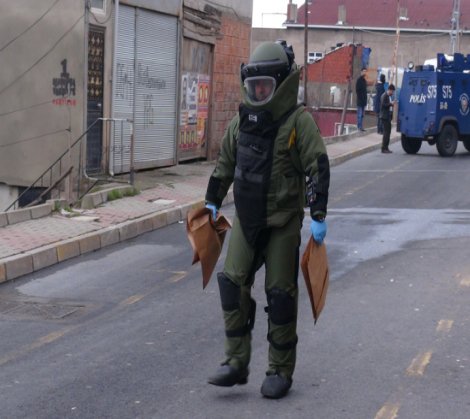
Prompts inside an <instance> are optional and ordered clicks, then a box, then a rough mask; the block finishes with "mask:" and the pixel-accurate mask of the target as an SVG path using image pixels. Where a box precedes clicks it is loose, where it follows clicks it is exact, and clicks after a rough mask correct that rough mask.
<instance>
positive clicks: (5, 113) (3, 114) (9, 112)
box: [0, 100, 52, 118]
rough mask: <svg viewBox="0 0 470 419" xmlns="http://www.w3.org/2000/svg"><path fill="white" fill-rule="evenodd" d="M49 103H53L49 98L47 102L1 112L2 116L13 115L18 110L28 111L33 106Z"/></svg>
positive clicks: (0, 115)
mask: <svg viewBox="0 0 470 419" xmlns="http://www.w3.org/2000/svg"><path fill="white" fill-rule="evenodd" d="M49 103H52V101H50V100H48V101H46V102H42V103H36V104H35V105H30V106H26V107H24V108H20V109H15V110H13V111H8V112H4V113H0V118H1V117H2V116H7V115H11V114H14V113H16V112H22V111H27V110H29V109H32V108H36V107H38V106H42V105H47V104H49Z"/></svg>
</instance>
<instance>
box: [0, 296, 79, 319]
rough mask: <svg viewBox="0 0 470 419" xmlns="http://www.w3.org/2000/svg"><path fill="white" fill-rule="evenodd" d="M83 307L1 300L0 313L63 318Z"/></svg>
mask: <svg viewBox="0 0 470 419" xmlns="http://www.w3.org/2000/svg"><path fill="white" fill-rule="evenodd" d="M82 308H84V306H83V305H76V304H58V303H43V302H38V301H11V300H0V314H3V315H7V316H14V317H20V318H28V319H43V320H61V319H64V318H65V317H67V316H70V315H71V314H74V313H76V312H77V311H79V310H80V309H82Z"/></svg>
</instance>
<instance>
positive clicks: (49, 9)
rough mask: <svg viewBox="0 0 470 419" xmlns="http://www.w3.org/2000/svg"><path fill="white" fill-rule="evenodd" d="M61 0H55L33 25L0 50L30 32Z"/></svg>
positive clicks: (1, 49) (0, 50)
mask: <svg viewBox="0 0 470 419" xmlns="http://www.w3.org/2000/svg"><path fill="white" fill-rule="evenodd" d="M59 1H60V0H55V2H54V3H52V5H51V6H50V7H49V8H48V9H47V10H46V11H45V12H44V13H43V14H42V15H41V16H40V17H38V18H37V19H36V20H35V21H34V22H33V23H32V24H31V25H29V26H28V27H27V28H26V29H25V30H24V31H23V32H21V33H20V34H18V35H16V36H15V37H14V38H13V39H11V40H10V41H8V42H7V43H6V44H5V45H4V46H3V47H1V48H0V52H2V51H3V50H4V49H5V48H7V47H8V46H9V45H11V44H12V43H13V42H15V41H16V40H17V39H18V38H21V37H22V36H23V35H24V34H25V33H26V32H28V31H29V30H31V29H32V28H34V26H36V25H37V24H38V23H39V22H40V21H41V20H42V18H43V17H44V16H46V15H47V14H48V13H49V12H50V11H51V10H52V9H53V8H54V6H55V5H56V4H57V3H59Z"/></svg>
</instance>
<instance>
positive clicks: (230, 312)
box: [217, 273, 256, 368]
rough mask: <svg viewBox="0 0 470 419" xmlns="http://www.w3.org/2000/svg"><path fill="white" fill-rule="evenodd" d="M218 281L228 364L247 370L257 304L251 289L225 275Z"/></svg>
mask: <svg viewBox="0 0 470 419" xmlns="http://www.w3.org/2000/svg"><path fill="white" fill-rule="evenodd" d="M217 280H218V283H219V290H220V300H221V303H222V310H223V312H224V322H225V335H226V338H227V339H226V342H225V353H226V355H227V359H228V363H229V364H230V365H232V366H233V367H235V368H245V367H246V366H247V365H248V363H249V361H250V355H251V331H252V329H253V326H254V323H255V314H256V302H255V300H253V299H252V298H251V296H250V287H245V286H242V287H240V286H238V285H236V284H235V283H234V282H232V281H231V280H230V279H229V278H228V277H227V276H226V275H225V274H224V273H219V274H218V275H217Z"/></svg>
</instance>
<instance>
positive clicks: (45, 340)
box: [0, 144, 470, 419]
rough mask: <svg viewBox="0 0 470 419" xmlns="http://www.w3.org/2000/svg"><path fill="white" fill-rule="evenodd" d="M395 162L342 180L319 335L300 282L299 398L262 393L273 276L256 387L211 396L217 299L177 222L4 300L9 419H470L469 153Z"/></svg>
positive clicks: (260, 294) (339, 172) (376, 160)
mask: <svg viewBox="0 0 470 419" xmlns="http://www.w3.org/2000/svg"><path fill="white" fill-rule="evenodd" d="M459 147H460V146H459ZM392 149H393V151H394V153H393V154H391V155H383V154H381V153H379V152H373V153H369V154H367V155H364V156H362V157H358V158H356V159H354V160H351V161H349V162H346V163H344V164H342V165H340V166H337V167H334V168H333V169H332V181H331V195H330V206H329V208H330V211H329V215H328V223H329V231H328V235H327V239H326V244H327V247H328V254H329V261H330V269H331V283H330V288H329V291H328V297H327V304H326V307H325V309H324V311H323V313H322V315H321V317H320V319H319V322H318V323H317V325H315V326H314V325H313V320H312V315H311V311H310V307H309V303H308V296H307V293H306V289H305V286H304V284H303V279H302V277H299V286H300V290H301V292H300V293H301V296H300V302H299V306H300V307H299V327H298V335H299V344H298V362H297V370H296V373H295V376H294V384H293V388H292V390H291V392H290V394H289V395H288V397H286V398H285V399H282V400H280V401H272V400H266V399H263V398H262V397H261V395H260V393H259V388H260V385H261V382H262V380H263V378H264V371H265V369H266V357H267V343H266V339H265V336H266V332H267V322H266V315H265V313H264V312H263V306H264V305H265V296H264V291H263V272H262V271H260V272H259V273H258V275H257V280H256V283H255V287H254V290H253V293H254V296H255V298H256V299H257V300H258V309H257V320H256V324H255V330H254V334H253V356H252V363H251V366H250V369H251V374H250V378H249V382H248V384H247V385H245V386H237V387H234V388H229V389H225V388H216V387H213V386H210V385H208V384H206V377H207V376H208V375H209V374H211V373H212V372H213V371H214V370H215V368H216V367H217V364H218V362H219V361H220V360H222V359H223V324H222V317H221V308H220V303H219V296H218V288H217V284H216V281H215V280H214V279H212V281H211V283H210V284H209V286H208V287H207V288H206V290H205V291H203V290H202V285H201V277H200V267H199V266H198V265H195V266H191V265H190V263H191V257H192V255H191V249H190V246H189V243H188V241H187V239H186V236H185V226H184V225H183V224H175V225H172V226H169V227H167V228H164V229H161V230H157V231H155V232H152V233H148V234H146V235H144V236H141V237H139V238H136V239H134V240H131V241H128V242H126V243H121V244H119V245H116V246H113V247H110V248H107V249H105V250H101V251H99V252H95V253H93V254H88V255H85V256H83V257H80V258H77V259H73V260H71V261H69V262H65V263H62V264H60V265H57V266H55V267H52V268H50V269H46V270H43V271H40V272H38V273H35V274H32V275H29V276H27V277H24V278H22V279H20V280H17V281H13V282H10V283H5V284H2V285H1V286H0V336H1V339H0V378H1V379H0V418H2V419H3V418H8V419H14V418H15V419H16V418H38V419H39V418H44V419H46V418H47V419H53V418H317V419H335V418H345V419H356V418H357V419H365V418H376V419H388V418H390V419H391V418H394V417H399V418H423V419H424V418H425V419H434V418H435V419H442V418H453V419H464V418H465V419H466V418H468V417H469V412H470V397H469V394H470V389H469V386H470V363H469V358H470V349H469V348H470V327H469V324H470V305H469V304H468V302H469V301H470V260H469V256H468V255H469V251H468V249H469V248H470V210H469V209H470V186H469V185H470V153H466V152H465V150H464V149H463V147H462V148H459V150H458V152H457V154H456V156H454V157H453V158H441V157H439V156H438V154H437V152H436V150H435V147H429V146H423V148H422V150H421V151H420V153H419V154H418V155H416V156H408V155H406V154H404V152H403V151H402V150H401V147H400V145H399V144H395V145H394V146H393V147H392ZM223 211H224V213H225V214H226V215H228V216H232V215H233V211H234V209H233V206H229V207H226V208H224V209H223ZM304 224H305V225H304V229H303V238H304V243H305V242H306V239H307V237H308V234H309V233H308V223H304ZM223 256H224V255H223ZM222 262H223V257H222V258H221V260H220V261H219V270H220V269H221V267H222Z"/></svg>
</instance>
